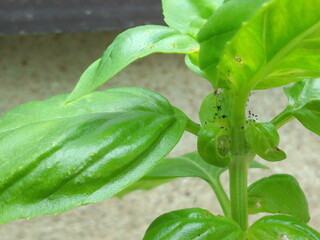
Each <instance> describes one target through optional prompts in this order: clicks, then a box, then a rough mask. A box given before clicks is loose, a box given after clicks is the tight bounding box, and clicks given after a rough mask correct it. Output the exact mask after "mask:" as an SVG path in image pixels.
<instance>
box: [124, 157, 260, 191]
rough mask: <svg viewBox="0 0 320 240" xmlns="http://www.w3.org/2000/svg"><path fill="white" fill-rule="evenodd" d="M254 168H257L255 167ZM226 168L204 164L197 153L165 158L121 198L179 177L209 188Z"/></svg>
mask: <svg viewBox="0 0 320 240" xmlns="http://www.w3.org/2000/svg"><path fill="white" fill-rule="evenodd" d="M255 166H256V167H259V166H257V165H255ZM226 170H227V168H218V167H215V166H212V165H210V164H208V163H206V162H205V161H204V160H203V159H202V158H201V157H200V155H199V153H197V152H192V153H188V154H185V155H183V156H180V157H175V158H166V159H163V160H161V161H160V162H159V163H158V164H157V165H156V166H155V167H153V168H152V170H151V171H150V172H148V173H147V174H146V175H145V176H144V177H143V178H142V179H140V180H139V181H138V182H137V183H136V184H134V185H132V186H130V188H129V189H125V191H124V192H122V193H121V194H120V196H123V195H125V194H127V193H129V192H131V191H134V190H138V189H140V190H149V189H151V188H154V187H157V186H159V185H160V184H163V183H167V182H169V181H171V180H173V179H176V178H181V177H196V178H200V179H203V180H204V181H206V182H208V183H209V184H210V185H211V186H215V184H216V183H217V182H218V181H219V177H220V175H221V174H222V173H223V172H225V171H226Z"/></svg>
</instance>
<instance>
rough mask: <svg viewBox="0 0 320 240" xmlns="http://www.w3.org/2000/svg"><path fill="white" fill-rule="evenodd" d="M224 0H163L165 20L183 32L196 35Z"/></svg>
mask: <svg viewBox="0 0 320 240" xmlns="http://www.w3.org/2000/svg"><path fill="white" fill-rule="evenodd" d="M222 3H223V0H162V5H163V15H164V17H165V18H164V21H165V22H166V23H167V24H168V25H169V26H170V27H172V28H175V29H177V30H179V31H180V32H182V33H187V34H190V35H192V36H196V34H197V33H198V31H199V29H200V28H201V27H202V26H203V25H204V24H205V23H206V21H207V20H208V19H209V18H210V17H211V16H212V14H213V13H214V11H215V10H216V9H217V8H218V7H219V6H220V5H221V4H222Z"/></svg>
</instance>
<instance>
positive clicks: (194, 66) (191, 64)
mask: <svg viewBox="0 0 320 240" xmlns="http://www.w3.org/2000/svg"><path fill="white" fill-rule="evenodd" d="M185 64H186V65H187V67H188V68H189V69H191V70H192V71H193V72H194V73H196V74H197V75H199V76H200V77H202V78H205V79H207V78H208V76H207V74H206V73H205V72H204V71H202V70H201V69H200V67H199V52H198V51H196V52H193V53H190V54H188V55H186V57H185Z"/></svg>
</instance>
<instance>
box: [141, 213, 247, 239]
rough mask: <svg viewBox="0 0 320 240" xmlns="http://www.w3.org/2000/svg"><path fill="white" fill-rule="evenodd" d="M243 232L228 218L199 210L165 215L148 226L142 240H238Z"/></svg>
mask: <svg viewBox="0 0 320 240" xmlns="http://www.w3.org/2000/svg"><path fill="white" fill-rule="evenodd" d="M242 234H243V232H242V230H241V229H240V227H239V226H238V225H237V224H236V223H235V222H234V221H233V220H232V219H231V218H228V217H222V216H214V215H212V214H211V213H210V212H209V211H207V210H204V209H200V208H190V209H182V210H176V211H173V212H169V213H165V214H163V215H161V216H160V217H158V218H157V219H156V220H154V221H153V222H152V223H151V225H150V226H149V228H148V230H147V231H146V234H145V236H144V238H143V240H160V239H166V240H178V239H184V240H193V239H197V240H212V239H226V240H238V239H239V238H240V237H241V236H242Z"/></svg>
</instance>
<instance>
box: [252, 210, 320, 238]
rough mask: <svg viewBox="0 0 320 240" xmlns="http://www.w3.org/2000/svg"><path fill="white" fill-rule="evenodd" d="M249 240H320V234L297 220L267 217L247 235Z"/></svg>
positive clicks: (287, 217)
mask: <svg viewBox="0 0 320 240" xmlns="http://www.w3.org/2000/svg"><path fill="white" fill-rule="evenodd" d="M247 239H249V240H262V239H263V240H288V239H289V240H305V239H307V240H319V239H320V234H319V233H318V232H317V231H315V230H314V229H312V228H311V227H309V226H307V225H306V224H304V223H301V222H299V221H298V220H297V219H295V218H293V217H290V216H284V215H275V216H266V217H263V218H261V219H259V220H258V221H257V222H255V223H254V224H253V225H252V226H251V227H250V228H249V231H248V233H247Z"/></svg>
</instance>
